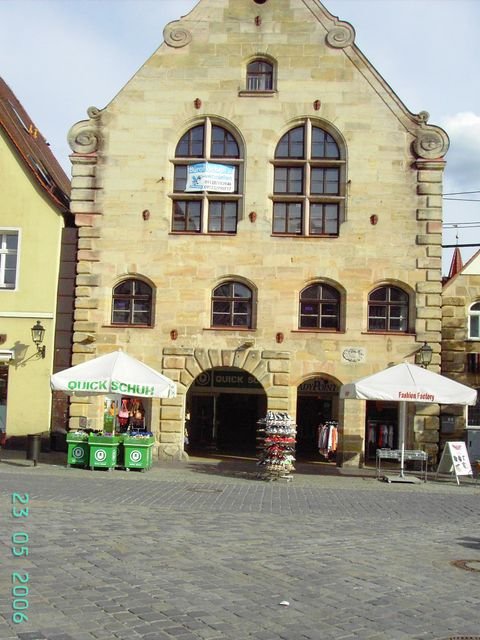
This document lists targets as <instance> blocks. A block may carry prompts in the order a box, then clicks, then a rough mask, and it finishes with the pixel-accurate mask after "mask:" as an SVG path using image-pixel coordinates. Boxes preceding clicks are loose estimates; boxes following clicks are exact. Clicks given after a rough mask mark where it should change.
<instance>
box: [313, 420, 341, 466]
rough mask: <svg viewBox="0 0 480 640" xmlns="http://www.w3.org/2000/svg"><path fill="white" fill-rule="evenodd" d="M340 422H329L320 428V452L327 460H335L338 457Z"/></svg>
mask: <svg viewBox="0 0 480 640" xmlns="http://www.w3.org/2000/svg"><path fill="white" fill-rule="evenodd" d="M337 446H338V422H337V421H336V420H328V421H327V422H324V423H323V424H321V425H320V426H319V427H318V451H319V453H321V454H322V455H323V456H324V457H325V458H327V460H333V459H334V458H335V457H336V455H337Z"/></svg>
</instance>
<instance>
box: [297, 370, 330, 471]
mask: <svg viewBox="0 0 480 640" xmlns="http://www.w3.org/2000/svg"><path fill="white" fill-rule="evenodd" d="M339 390H340V383H339V382H338V381H337V380H335V379H333V378H330V377H329V376H323V375H322V376H315V377H312V378H308V379H307V380H304V381H303V382H302V383H301V384H300V385H299V386H298V388H297V417H296V422H297V457H298V458H299V459H313V460H316V459H320V458H321V456H320V454H319V447H318V440H319V427H320V426H321V425H322V424H325V423H326V422H327V421H331V420H335V421H336V420H338V394H339Z"/></svg>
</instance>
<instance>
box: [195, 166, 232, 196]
mask: <svg viewBox="0 0 480 640" xmlns="http://www.w3.org/2000/svg"><path fill="white" fill-rule="evenodd" d="M234 190H235V167H232V166H230V165H227V164H216V163H214V162H198V163H197V164H190V165H188V168H187V186H186V187H185V191H216V192H218V193H233V192H234Z"/></svg>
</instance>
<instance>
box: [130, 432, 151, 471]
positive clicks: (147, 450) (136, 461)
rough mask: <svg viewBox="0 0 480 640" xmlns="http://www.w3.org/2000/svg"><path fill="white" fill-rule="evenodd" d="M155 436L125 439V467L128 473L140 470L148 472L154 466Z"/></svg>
mask: <svg viewBox="0 0 480 640" xmlns="http://www.w3.org/2000/svg"><path fill="white" fill-rule="evenodd" d="M154 442H155V438H154V437H153V436H124V437H123V466H124V468H125V470H126V471H130V469H140V470H141V471H146V470H147V469H150V467H151V466H152V458H153V457H152V449H153V445H154Z"/></svg>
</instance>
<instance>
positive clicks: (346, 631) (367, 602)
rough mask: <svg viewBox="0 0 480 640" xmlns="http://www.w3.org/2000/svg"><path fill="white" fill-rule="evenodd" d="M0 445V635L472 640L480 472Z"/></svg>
mask: <svg viewBox="0 0 480 640" xmlns="http://www.w3.org/2000/svg"><path fill="white" fill-rule="evenodd" d="M1 454H2V455H1V456H0V457H1V459H2V462H1V463H0V512H1V514H2V516H1V522H2V527H1V529H0V542H1V547H2V549H1V555H2V557H1V560H0V562H1V565H2V571H1V576H0V639H1V640H14V639H20V640H44V639H47V640H95V639H97V640H117V639H120V640H138V639H143V640H309V639H310V640H353V639H357V638H358V639H359V640H407V639H408V640H415V639H420V638H422V639H423V638H428V639H435V640H437V639H438V640H446V639H450V638H462V639H475V640H477V639H478V640H480V482H479V483H478V484H475V483H473V482H472V481H471V480H465V481H464V482H462V483H461V485H460V486H457V484H456V483H455V481H454V480H451V479H449V478H448V479H442V480H435V479H429V481H428V482H427V483H422V484H399V483H396V484H388V483H384V482H380V481H378V480H376V479H375V478H374V472H373V470H371V469H370V470H362V471H360V470H353V471H352V470H344V469H343V470H338V469H336V468H334V467H332V466H331V465H321V464H316V465H315V464H310V465H307V464H305V465H298V467H297V472H296V473H295V478H294V480H293V481H292V482H283V481H278V482H271V483H269V482H265V481H262V480H258V479H257V478H256V467H255V463H254V462H253V461H249V460H228V459H222V460H221V459H203V460H202V459H192V460H191V461H190V462H189V463H156V464H155V465H154V467H153V468H152V469H151V470H150V471H148V472H147V473H137V472H133V471H132V472H130V473H126V472H124V471H119V470H116V471H114V472H110V473H109V472H107V471H102V470H96V471H88V470H83V469H68V468H66V467H65V464H64V459H65V456H64V454H43V457H42V459H41V463H40V464H39V465H38V466H37V467H33V466H31V463H27V462H25V461H24V460H23V459H22V458H24V455H22V454H21V453H20V452H11V451H7V452H1ZM13 493H17V494H19V496H20V499H24V500H26V498H25V494H28V504H27V505H21V504H20V503H19V501H18V499H17V500H16V509H17V513H20V511H19V510H20V509H21V508H22V506H23V508H24V507H25V506H28V515H18V517H14V516H13V514H12V494H13ZM27 535H28V540H26V536H27ZM12 536H13V537H14V540H15V542H12ZM12 546H13V547H15V548H16V550H17V552H18V553H22V551H21V548H22V547H27V548H28V556H25V555H20V556H16V557H15V556H14V555H13V553H12ZM454 563H455V564H454ZM15 573H16V574H19V576H18V578H17V582H16V585H12V578H13V576H14V574H15ZM27 573H28V582H25V583H24V584H23V585H22V584H20V583H19V582H18V579H22V578H23V579H24V580H26V576H25V574H27ZM13 586H16V587H17V588H16V592H15V595H13V594H12V588H13ZM25 587H27V588H28V594H27V593H26V588H25ZM26 601H28V608H25V609H22V608H21V607H23V606H26ZM285 602H288V603H289V604H288V605H286V604H282V603H285ZM13 606H15V607H17V613H18V612H24V613H25V614H26V615H27V616H28V621H25V622H21V623H17V624H15V623H13V621H12V616H13V613H14V609H13ZM17 618H19V616H17Z"/></svg>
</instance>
